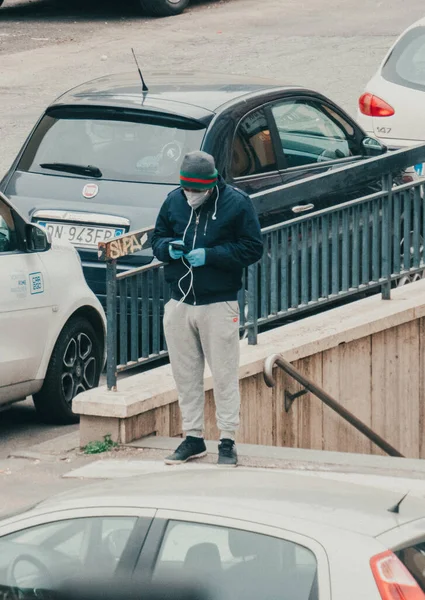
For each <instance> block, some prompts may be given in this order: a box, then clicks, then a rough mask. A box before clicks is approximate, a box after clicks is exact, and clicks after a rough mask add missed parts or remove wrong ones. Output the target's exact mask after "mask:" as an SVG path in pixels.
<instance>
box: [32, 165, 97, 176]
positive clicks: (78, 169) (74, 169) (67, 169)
mask: <svg viewBox="0 0 425 600" xmlns="http://www.w3.org/2000/svg"><path fill="white" fill-rule="evenodd" d="M40 167H41V168H42V169H51V170H52V171H63V172H64V173H75V174H76V175H87V176H88V177H102V171H101V170H100V169H98V167H93V166H92V165H87V166H86V167H85V166H84V165H73V164H71V163H60V162H54V163H42V164H41V165H40Z"/></svg>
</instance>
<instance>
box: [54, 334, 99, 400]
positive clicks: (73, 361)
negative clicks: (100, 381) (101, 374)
mask: <svg viewBox="0 0 425 600" xmlns="http://www.w3.org/2000/svg"><path fill="white" fill-rule="evenodd" d="M62 369H63V371H62V378H61V382H62V392H63V395H64V398H65V401H66V402H67V404H69V405H71V403H72V400H73V398H75V396H76V395H77V394H80V393H81V392H84V391H86V390H90V389H92V388H93V387H94V386H95V382H96V372H97V364H96V355H95V352H94V347H93V342H92V340H91V339H90V338H89V336H88V335H87V334H85V333H78V334H77V335H75V336H74V337H72V338H71V339H70V340H69V343H68V345H67V347H66V349H65V352H64V355H63V360H62Z"/></svg>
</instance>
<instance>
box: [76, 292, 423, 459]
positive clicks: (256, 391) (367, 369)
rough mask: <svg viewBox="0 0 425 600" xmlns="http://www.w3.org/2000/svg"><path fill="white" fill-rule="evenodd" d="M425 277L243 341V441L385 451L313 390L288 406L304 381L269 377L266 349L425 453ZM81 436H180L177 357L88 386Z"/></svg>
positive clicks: (211, 417)
mask: <svg viewBox="0 0 425 600" xmlns="http://www.w3.org/2000/svg"><path fill="white" fill-rule="evenodd" d="M424 333H425V281H420V282H418V283H415V284H411V285H409V286H405V287H403V288H400V289H398V290H395V291H394V292H393V299H392V300H391V301H383V300H381V299H380V297H379V296H376V297H373V298H368V299H366V300H361V301H358V302H355V303H352V304H350V305H347V306H344V307H340V308H337V309H333V310H331V311H328V312H326V313H322V314H321V315H316V316H313V317H309V318H307V319H304V320H303V321H301V322H298V323H292V324H289V325H286V326H283V327H281V328H279V329H276V330H273V331H270V332H267V333H264V334H261V335H260V339H259V342H260V343H259V345H257V346H251V347H249V346H247V345H246V343H245V342H243V343H242V348H241V368H240V382H241V397H242V408H241V419H242V423H241V428H240V431H239V435H238V441H240V442H244V443H251V444H265V445H274V446H289V447H297V448H312V449H322V450H333V451H342V452H357V453H376V454H380V453H381V451H380V450H379V449H378V448H376V446H374V445H373V444H372V443H371V442H369V440H367V438H365V437H364V436H363V435H362V434H360V433H358V432H357V431H356V430H354V428H353V427H352V426H351V425H349V424H348V423H346V422H345V421H343V419H341V418H340V417H339V416H338V415H336V414H335V413H333V412H332V411H331V410H330V409H329V408H327V407H326V406H324V405H323V404H322V403H321V401H320V400H319V399H317V398H315V397H312V396H311V395H310V394H308V395H305V396H302V397H300V398H298V399H296V400H295V402H294V404H293V405H292V407H291V409H290V411H289V412H288V413H286V412H285V408H284V392H285V390H289V391H290V392H292V393H293V392H296V391H299V390H300V389H301V388H300V386H299V385H298V384H297V383H296V382H295V381H294V380H292V379H291V378H290V377H289V376H287V375H286V374H285V373H284V372H283V371H281V370H279V369H277V371H276V382H277V384H276V387H275V388H273V389H269V388H267V387H266V386H265V384H264V381H263V375H262V367H263V362H264V359H265V358H266V357H267V356H269V355H270V354H274V353H276V352H278V353H281V354H282V356H283V357H284V358H285V359H286V360H289V361H290V362H292V364H293V365H294V366H295V367H296V368H298V369H299V370H300V371H301V372H302V373H303V374H304V375H306V376H307V377H308V378H310V379H312V380H313V381H314V382H315V383H316V384H317V385H319V386H320V387H322V388H323V389H324V390H326V391H327V392H328V393H329V394H331V395H332V396H333V397H334V398H335V399H336V400H338V401H339V402H341V403H342V404H343V405H344V406H345V407H346V408H348V409H349V410H350V411H351V412H353V413H354V414H355V415H356V416H357V417H358V418H360V419H361V420H363V421H364V422H365V423H366V424H367V425H369V426H370V427H372V428H373V429H374V430H376V431H377V432H378V433H379V434H380V435H381V436H383V437H384V438H385V439H386V440H387V441H388V442H389V443H391V444H392V445H393V446H394V447H395V448H397V449H398V450H399V451H400V452H402V453H403V454H405V455H406V456H408V457H412V458H417V457H421V458H422V457H424V454H425V448H424V442H423V440H424V429H425V419H424V408H423V406H424V360H425V359H424V356H425V335H424ZM205 386H206V390H207V392H206V410H205V424H206V431H205V434H206V437H207V438H208V439H216V438H217V436H218V432H217V429H216V425H215V409H214V400H213V392H212V390H211V387H212V381H211V377H210V375H209V373H206V380H205ZM74 410H75V411H76V412H79V413H80V414H81V426H80V431H81V443H82V445H83V444H85V443H87V442H88V441H90V440H93V439H100V437H101V436H102V435H104V434H105V433H111V434H112V436H113V438H114V439H116V440H117V441H120V442H129V441H132V440H134V439H137V438H139V437H142V436H146V435H151V434H156V435H161V436H171V437H174V436H180V435H181V433H182V432H181V420H180V414H179V410H178V404H177V394H176V391H175V389H174V384H173V380H172V375H171V370H170V367H169V366H165V367H160V368H158V369H155V370H154V371H150V372H146V373H142V374H139V375H135V376H133V377H129V378H128V379H126V380H122V381H119V385H118V392H115V393H113V392H107V391H106V390H105V389H101V388H100V389H98V390H95V391H91V392H88V393H86V394H82V395H80V396H78V398H77V399H76V401H75V403H74Z"/></svg>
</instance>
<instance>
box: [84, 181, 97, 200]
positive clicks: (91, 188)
mask: <svg viewBox="0 0 425 600" xmlns="http://www.w3.org/2000/svg"><path fill="white" fill-rule="evenodd" d="M98 192H99V186H98V185H96V184H95V183H88V184H87V185H85V186H84V189H83V196H84V198H94V197H95V196H97V194H98Z"/></svg>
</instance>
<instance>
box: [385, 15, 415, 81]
mask: <svg viewBox="0 0 425 600" xmlns="http://www.w3.org/2000/svg"><path fill="white" fill-rule="evenodd" d="M382 76H383V77H384V79H386V80H387V81H391V82H392V83H396V84H398V85H404V86H406V87H410V88H413V89H416V90H421V91H425V27H415V28H414V29H411V30H410V31H408V32H407V33H406V34H405V35H404V36H403V37H402V38H401V39H400V41H399V42H398V43H397V45H396V46H395V47H394V49H393V51H392V52H391V54H390V56H389V57H388V59H387V61H386V63H385V65H384V66H383V68H382Z"/></svg>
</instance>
